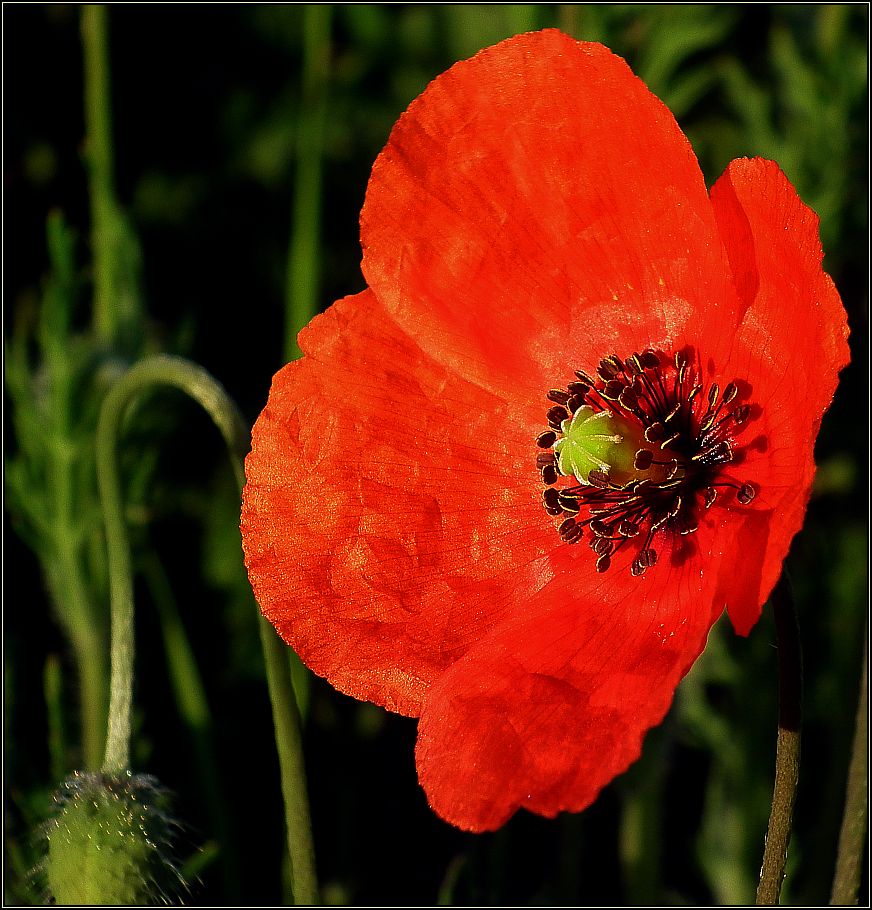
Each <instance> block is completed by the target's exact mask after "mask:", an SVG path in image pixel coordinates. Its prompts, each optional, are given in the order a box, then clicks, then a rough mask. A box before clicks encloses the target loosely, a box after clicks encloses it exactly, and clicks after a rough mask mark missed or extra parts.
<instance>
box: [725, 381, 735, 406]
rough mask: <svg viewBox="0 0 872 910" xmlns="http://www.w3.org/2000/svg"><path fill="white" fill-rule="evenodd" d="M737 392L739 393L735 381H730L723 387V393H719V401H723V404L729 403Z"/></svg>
mask: <svg viewBox="0 0 872 910" xmlns="http://www.w3.org/2000/svg"><path fill="white" fill-rule="evenodd" d="M738 394H739V389H738V386H737V385H736V383H735V382H731V383H730V384H729V385H728V386H727V387H726V388H725V389H724V394H723V395H721V401H723V403H724V404H729V403H730V402H731V401H732V400H733V399H734V398H735V397H736V395H738Z"/></svg>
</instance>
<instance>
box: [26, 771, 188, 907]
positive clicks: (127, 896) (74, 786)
mask: <svg viewBox="0 0 872 910" xmlns="http://www.w3.org/2000/svg"><path fill="white" fill-rule="evenodd" d="M55 802H56V804H57V806H58V811H57V814H56V815H55V817H54V818H53V819H52V820H51V821H50V822H49V823H48V825H47V838H48V855H47V856H46V859H45V865H44V869H45V874H46V879H47V885H48V890H49V892H50V894H51V897H52V899H53V901H54V902H55V903H58V904H150V903H158V902H160V903H166V902H168V901H169V900H170V899H171V898H172V897H173V895H174V894H176V893H177V892H178V891H179V890H180V887H182V888H183V887H184V883H183V881H182V879H181V876H180V875H179V873H178V872H177V870H176V868H175V866H174V865H173V863H172V861H171V859H170V857H171V847H172V839H173V838H172V836H173V833H174V830H175V829H176V827H177V825H176V823H175V822H173V821H172V819H171V818H170V817H169V815H168V814H167V808H168V802H169V797H168V794H167V791H166V790H164V789H163V788H162V787H161V786H160V785H159V784H158V782H157V780H156V778H154V777H151V776H149V775H145V774H131V773H130V772H129V771H128V772H125V773H122V774H118V775H108V774H99V773H97V774H92V773H79V772H77V773H75V774H74V775H73V776H72V777H69V778H67V779H66V780H65V781H64V782H63V784H61V786H60V788H59V790H58V791H57V792H56V793H55Z"/></svg>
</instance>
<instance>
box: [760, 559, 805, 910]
mask: <svg viewBox="0 0 872 910" xmlns="http://www.w3.org/2000/svg"><path fill="white" fill-rule="evenodd" d="M772 609H773V611H774V614H775V633H776V636H777V639H778V741H777V745H776V751H775V786H774V788H773V792H772V809H771V810H770V813H769V827H768V829H767V831H766V846H765V848H764V850H763V866H762V868H761V869H760V883H759V884H758V885H757V903H758V904H777V903H778V897H779V895H780V893H781V885H782V883H783V882H784V869H785V866H786V865H787V846H788V844H789V843H790V830H791V828H792V826H793V806H794V803H795V802H796V784H797V781H798V780H799V745H800V726H801V723H802V646H801V644H800V639H799V623H798V622H797V617H796V608H795V606H794V603H793V594H792V592H791V590H790V583H789V582H788V580H787V576H786V575H784V574H782V576H781V579H780V580H779V582H778V584H777V585H776V586H775V590H774V591H773V592H772Z"/></svg>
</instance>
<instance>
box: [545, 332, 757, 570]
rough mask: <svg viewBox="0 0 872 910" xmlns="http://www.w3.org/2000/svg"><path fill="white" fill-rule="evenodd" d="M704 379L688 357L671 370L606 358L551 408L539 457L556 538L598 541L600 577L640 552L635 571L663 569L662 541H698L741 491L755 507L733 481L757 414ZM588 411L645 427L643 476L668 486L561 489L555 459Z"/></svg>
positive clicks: (666, 363) (746, 488) (750, 493)
mask: <svg viewBox="0 0 872 910" xmlns="http://www.w3.org/2000/svg"><path fill="white" fill-rule="evenodd" d="M697 373H698V370H697V368H696V367H695V366H694V365H693V364H691V362H690V361H689V360H688V358H687V357H686V356H685V355H684V354H683V353H678V354H676V355H675V357H674V359H672V360H667V359H666V358H665V357H664V356H663V355H661V354H658V353H657V352H655V351H653V350H650V349H649V350H645V351H642V352H641V353H634V354H632V355H631V356H630V357H628V358H627V359H626V360H621V359H620V358H619V357H617V356H615V355H611V356H609V357H605V358H603V360H601V361H600V363H599V366H598V367H597V369H596V375H595V376H591V375H589V374H588V373H586V372H585V371H584V370H576V371H575V376H576V379H574V380H573V381H572V382H570V383H569V384H568V385H567V386H566V388H565V389H550V390H549V391H548V393H547V396H546V397H547V399H548V400H549V401H550V402H551V403H552V406H551V407H550V408H549V409H548V412H547V415H546V419H547V422H548V426H549V427H550V429H548V430H546V431H545V432H543V433H542V434H541V435H540V436H539V437H538V438H537V440H536V444H537V446H538V447H539V448H540V449H543V450H546V451H540V452H539V454H538V455H537V457H536V466H537V468H538V469H539V471H540V473H541V476H542V482H543V483H544V484H545V490H544V491H543V496H542V501H543V506H544V507H545V511H546V512H547V513H548V514H549V515H551V516H553V517H555V518H559V519H560V523H559V525H558V527H557V531H558V533H559V535H560V538H561V540H563V541H565V542H566V543H570V544H572V543H578V542H579V541H580V540H581V539H582V537H583V536H584V530H585V529H587V530H588V531H589V532H590V547H591V549H592V550H593V552H594V554H595V555H596V557H597V560H596V568H597V571H599V572H605V571H607V570H608V568H609V567H610V565H611V561H612V558H613V557H614V555H615V554H616V553H618V552H619V551H620V550H621V549H622V548H624V547H626V546H628V545H630V546H634V547H636V554H635V556H634V558H633V561H632V563H631V566H630V571H631V572H632V574H633V575H642V574H644V573H645V572H646V571H647V570H648V569H649V568H651V567H652V566H654V565H655V564H656V562H657V550H656V549H655V548H654V547H652V543H653V541H654V538H655V536H656V535H657V534H659V533H671V534H673V535H675V536H687V535H690V534H693V533H694V532H695V531H696V530H697V529H698V527H699V515H700V514H701V512H702V511H705V510H707V509H710V508H712V506H714V504H715V502H717V501H719V500H720V499H721V494H722V493H723V491H728V490H733V491H734V496H735V500H736V501H737V502H738V503H739V504H740V505H748V504H749V503H750V502H751V501H752V500H753V499H754V496H755V495H756V492H757V491H756V487H755V486H754V485H753V484H752V483H749V482H744V483H739V482H737V481H735V480H733V479H732V478H731V477H729V476H728V475H727V474H725V472H726V471H727V470H728V466H729V465H730V464H731V463H732V462H733V461H734V458H735V455H734V444H735V439H736V437H737V436H738V434H739V433H741V430H742V427H743V424H744V423H745V422H746V421H747V420H748V417H749V416H750V413H751V408H750V405H749V404H747V403H744V402H742V403H739V402H738V401H737V399H738V397H739V385H738V384H737V383H736V382H730V383H728V384H727V386H726V387H725V388H724V390H723V391H721V390H720V387H719V386H718V384H717V383H712V384H711V385H710V386H709V387H708V389H707V390H705V389H704V386H703V384H702V383H701V382H698V381H696V376H697ZM704 392H705V394H703V393H704ZM582 406H587V407H589V408H592V409H593V410H594V411H595V412H600V411H611V412H612V413H613V414H615V415H617V416H619V417H621V418H622V419H623V420H630V419H635V420H636V421H638V422H639V423H640V424H641V426H642V428H643V431H642V435H643V436H644V439H645V441H646V445H645V444H643V447H642V448H640V449H639V450H638V451H637V452H636V454H635V458H634V467H635V470H637V471H640V472H644V471H648V470H649V469H650V468H652V466H654V465H656V466H658V467H661V468H664V469H665V474H664V477H663V479H662V480H659V481H657V480H653V479H651V478H645V479H633V480H630V481H629V482H628V483H626V484H624V485H618V484H616V483H613V482H612V480H611V478H610V477H609V475H608V474H607V473H605V472H603V471H591V472H590V474H589V475H588V483H584V484H580V483H577V482H574V483H570V484H569V485H567V486H563V487H558V486H557V485H556V484H557V482H558V480H559V479H560V478H561V477H562V476H564V475H562V474H561V473H560V469H559V463H558V461H557V458H556V457H555V455H554V453H553V451H551V450H552V448H553V446H554V444H555V443H556V442H557V440H558V439H559V438H560V436H561V432H562V431H561V426H562V423H563V421H564V420H567V419H568V418H569V416H570V415H571V414H574V413H575V412H576V411H577V410H578V409H579V408H580V407H582ZM573 480H574V478H573Z"/></svg>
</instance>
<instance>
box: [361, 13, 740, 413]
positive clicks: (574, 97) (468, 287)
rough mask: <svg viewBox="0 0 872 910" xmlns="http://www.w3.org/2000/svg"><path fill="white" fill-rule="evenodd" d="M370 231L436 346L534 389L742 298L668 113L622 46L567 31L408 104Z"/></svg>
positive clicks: (387, 273)
mask: <svg viewBox="0 0 872 910" xmlns="http://www.w3.org/2000/svg"><path fill="white" fill-rule="evenodd" d="M361 240H362V244H363V247H364V259H363V271H364V274H365V276H366V278H367V281H368V283H369V285H370V287H371V288H372V289H373V291H374V292H375V293H376V294H377V295H378V297H379V299H380V300H381V301H382V302H383V303H384V304H385V306H386V307H387V308H388V310H389V311H390V312H391V313H392V314H393V315H394V317H395V318H396V319H397V321H398V322H399V324H400V325H402V326H403V328H404V329H405V330H406V331H407V332H408V333H409V334H410V335H411V336H412V337H413V338H415V339H416V340H417V341H418V342H419V343H420V345H421V347H422V348H423V349H425V350H426V351H427V352H428V353H430V354H432V355H433V356H434V357H435V358H437V359H438V360H440V361H441V362H447V363H450V364H451V365H452V366H453V367H454V368H455V369H456V370H457V371H458V372H460V373H461V374H462V375H466V376H469V377H472V378H474V379H475V381H477V382H479V383H480V384H482V385H484V386H486V387H488V388H499V389H509V388H512V389H514V390H515V392H516V394H521V395H525V394H526V395H536V396H539V395H541V394H542V390H543V389H547V388H549V387H550V385H551V384H553V383H554V382H555V381H556V379H557V378H558V377H562V376H564V375H565V373H566V370H567V366H568V361H574V362H573V363H572V366H570V369H572V368H578V367H583V368H585V369H590V368H591V367H594V368H595V366H596V364H597V362H598V360H599V358H600V357H602V356H604V355H605V354H607V353H610V352H620V353H621V354H622V355H623V356H627V355H628V354H629V353H631V352H632V351H634V350H639V349H641V348H643V347H646V346H655V347H657V346H660V345H665V344H666V343H667V342H671V341H674V340H675V339H676V338H677V337H680V335H681V334H682V327H683V326H684V325H685V324H686V323H687V321H688V320H689V319H690V318H691V317H692V316H693V315H694V314H696V313H698V312H699V311H700V310H703V309H713V310H714V309H717V311H718V313H719V314H720V315H719V318H722V319H724V320H726V321H727V322H729V318H728V317H729V314H730V313H731V312H733V311H734V310H735V301H734V296H735V295H734V291H733V289H732V283H731V282H730V281H729V278H728V268H727V263H726V259H725V256H724V252H723V249H722V246H721V244H720V242H719V238H718V234H717V226H716V224H715V221H714V217H713V213H712V209H711V205H710V203H709V199H708V195H707V192H706V188H705V183H704V181H703V177H702V174H701V172H700V170H699V166H698V164H697V161H696V158H695V157H694V154H693V151H692V149H691V147H690V145H689V143H688V141H687V139H686V138H685V136H684V135H683V133H682V132H681V130H680V129H679V127H678V125H677V124H676V122H675V119H674V118H673V116H672V114H671V113H670V112H669V110H668V109H667V108H666V107H665V106H664V105H663V104H662V102H660V101H659V100H658V99H657V98H656V97H655V96H654V95H652V94H651V92H650V91H649V90H648V89H647V88H646V87H645V85H644V84H643V83H642V82H641V81H640V80H639V79H638V78H637V77H636V76H634V75H633V73H632V72H631V71H630V69H629V67H628V66H627V64H626V63H625V62H624V61H623V60H622V59H621V58H620V57H617V56H616V55H614V54H612V53H611V52H610V51H609V50H608V49H607V48H604V47H603V46H602V45H598V44H589V43H584V42H578V41H575V40H573V39H571V38H569V37H567V36H566V35H563V34H561V33H560V32H557V31H554V30H548V31H543V32H537V33H533V34H526V35H520V36H517V37H515V38H512V39H509V40H508V41H504V42H502V43H501V44H499V45H497V46H495V47H493V48H489V49H487V50H484V51H482V52H481V53H479V54H477V55H476V56H475V57H473V58H472V59H470V60H467V61H463V62H461V63H458V64H456V65H455V66H454V67H452V68H451V69H450V70H449V71H448V72H447V73H444V74H443V75H441V76H439V77H438V78H437V79H436V80H434V81H433V82H432V83H431V84H430V86H429V87H428V88H427V89H426V91H425V92H424V93H423V94H422V95H421V96H420V97H419V98H418V99H416V100H415V101H414V102H413V103H412V104H411V105H410V106H409V108H408V110H407V111H406V113H405V114H404V115H403V116H402V117H401V118H400V120H399V121H398V123H397V125H396V126H395V128H394V130H393V132H392V133H391V136H390V139H389V141H388V143H387V146H386V147H385V149H384V151H383V152H382V153H381V155H380V156H379V158H378V160H377V161H376V163H375V166H374V168H373V172H372V177H371V179H370V182H369V187H368V189H367V195H366V201H365V203H364V207H363V212H362V214H361ZM734 326H735V320H734V321H733V322H732V327H734Z"/></svg>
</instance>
